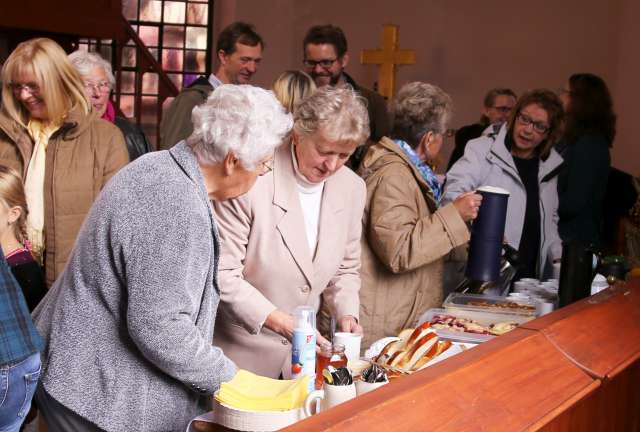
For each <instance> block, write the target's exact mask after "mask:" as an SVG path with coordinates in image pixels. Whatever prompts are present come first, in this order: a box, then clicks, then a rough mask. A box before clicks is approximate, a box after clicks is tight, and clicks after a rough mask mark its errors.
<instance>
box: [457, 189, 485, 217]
mask: <svg viewBox="0 0 640 432" xmlns="http://www.w3.org/2000/svg"><path fill="white" fill-rule="evenodd" d="M480 204H482V195H480V194H477V193H475V192H465V193H463V194H462V195H460V196H459V197H458V198H456V200H455V201H454V202H453V205H454V206H455V207H456V209H457V210H458V213H460V217H461V218H462V220H463V221H465V222H469V221H470V220H473V219H475V218H477V217H478V209H479V208H480Z"/></svg>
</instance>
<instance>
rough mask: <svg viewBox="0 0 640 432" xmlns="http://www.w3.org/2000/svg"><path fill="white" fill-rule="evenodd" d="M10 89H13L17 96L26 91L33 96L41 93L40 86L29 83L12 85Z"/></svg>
mask: <svg viewBox="0 0 640 432" xmlns="http://www.w3.org/2000/svg"><path fill="white" fill-rule="evenodd" d="M9 87H11V91H13V92H14V93H15V94H20V92H22V90H26V91H27V93H29V94H32V95H34V94H38V93H40V86H39V85H38V84H36V83H27V84H17V83H10V84H9Z"/></svg>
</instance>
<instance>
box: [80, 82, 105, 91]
mask: <svg viewBox="0 0 640 432" xmlns="http://www.w3.org/2000/svg"><path fill="white" fill-rule="evenodd" d="M84 88H86V89H87V90H88V91H91V90H93V91H97V92H99V93H107V92H109V91H111V85H110V84H109V82H108V81H100V82H93V81H85V82H84Z"/></svg>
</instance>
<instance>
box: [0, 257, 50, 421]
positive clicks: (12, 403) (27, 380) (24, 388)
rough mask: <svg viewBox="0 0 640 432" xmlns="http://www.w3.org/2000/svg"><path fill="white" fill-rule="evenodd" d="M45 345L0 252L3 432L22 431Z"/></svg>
mask: <svg viewBox="0 0 640 432" xmlns="http://www.w3.org/2000/svg"><path fill="white" fill-rule="evenodd" d="M42 347H43V344H42V339H41V338H40V335H39V334H38V332H37V330H36V328H35V326H34V325H33V321H32V320H31V315H30V314H29V309H28V308H27V303H26V302H25V300H24V296H23V294H22V290H21V289H20V286H19V285H18V282H16V280H15V279H14V277H13V275H12V274H11V271H10V270H9V266H8V265H7V262H6V261H5V259H4V254H3V253H2V250H1V249H0V431H2V432H14V431H16V432H17V431H19V430H20V426H21V425H22V423H23V422H24V419H25V417H26V416H27V414H28V413H29V408H30V407H31V398H32V397H33V393H34V392H35V390H36V386H37V385H38V378H39V376H40V351H41V350H42Z"/></svg>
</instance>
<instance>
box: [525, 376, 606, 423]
mask: <svg viewBox="0 0 640 432" xmlns="http://www.w3.org/2000/svg"><path fill="white" fill-rule="evenodd" d="M601 385H602V381H600V380H594V381H593V382H592V383H591V384H589V385H588V386H587V387H585V388H584V389H582V390H581V391H580V392H578V393H576V394H575V395H573V396H572V397H570V398H569V399H567V400H565V401H564V402H563V403H562V404H560V405H558V406H557V407H556V408H555V409H553V410H551V411H549V412H548V413H547V414H546V415H545V416H544V417H542V418H541V419H539V420H538V421H536V422H535V423H533V424H531V426H529V427H528V428H527V429H525V431H527V432H528V431H537V430H540V429H542V427H544V426H546V425H547V424H548V423H550V422H551V421H553V420H554V419H555V418H556V417H558V415H559V414H561V413H562V412H564V411H565V410H566V409H567V408H569V407H571V406H572V405H573V404H575V403H576V402H578V401H580V400H582V399H584V398H585V397H587V396H589V395H590V394H592V393H593V392H594V391H595V390H596V389H598V388H599V387H600V386H601Z"/></svg>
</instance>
